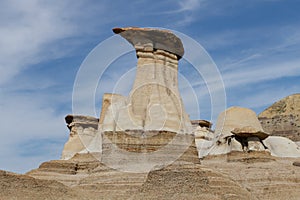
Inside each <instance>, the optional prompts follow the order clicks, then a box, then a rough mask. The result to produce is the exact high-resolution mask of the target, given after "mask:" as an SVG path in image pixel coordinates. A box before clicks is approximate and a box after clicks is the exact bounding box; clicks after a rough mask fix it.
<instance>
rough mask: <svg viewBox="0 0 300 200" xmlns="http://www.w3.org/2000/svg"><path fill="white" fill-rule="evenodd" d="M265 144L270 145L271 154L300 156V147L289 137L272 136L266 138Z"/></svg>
mask: <svg viewBox="0 0 300 200" xmlns="http://www.w3.org/2000/svg"><path fill="white" fill-rule="evenodd" d="M265 145H266V146H267V147H268V149H269V150H270V152H271V155H273V156H277V157H298V158H299V157H300V147H299V146H298V145H297V144H296V143H295V142H293V141H292V140H290V139H288V138H285V137H280V136H270V137H268V138H267V139H266V140H265Z"/></svg>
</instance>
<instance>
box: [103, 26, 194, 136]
mask: <svg viewBox="0 0 300 200" xmlns="http://www.w3.org/2000/svg"><path fill="white" fill-rule="evenodd" d="M113 31H114V33H116V34H119V35H121V36H122V37H123V38H125V39H126V40H127V41H128V42H129V43H131V44H132V45H133V46H134V48H135V50H136V55H137V58H138V62H137V72H136V78H135V80H134V85H133V88H132V90H131V92H130V94H129V97H127V98H126V97H122V96H120V95H115V94H106V95H105V96H104V97H105V98H104V99H105V101H106V102H103V103H105V106H106V107H105V108H104V107H103V108H102V113H101V117H100V125H101V127H102V128H103V130H104V131H113V130H117V131H118V130H166V131H172V132H176V133H189V132H190V131H191V130H190V128H191V123H190V120H189V117H188V115H187V114H186V112H185V109H184V107H183V103H182V100H181V97H180V94H179V89H178V60H179V59H180V58H181V57H182V56H183V54H184V49H183V45H182V43H181V41H180V39H179V38H178V37H177V36H175V35H174V34H173V33H172V32H170V31H167V30H158V29H150V28H131V27H129V28H114V29H113ZM107 97H109V98H107ZM107 102H109V103H107ZM108 104H109V106H108V107H107V105H108ZM103 111H105V112H103Z"/></svg>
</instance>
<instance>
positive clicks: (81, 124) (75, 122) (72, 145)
mask: <svg viewBox="0 0 300 200" xmlns="http://www.w3.org/2000/svg"><path fill="white" fill-rule="evenodd" d="M65 121H66V123H67V126H68V128H69V130H70V136H69V139H68V141H67V142H66V144H65V146H64V149H63V152H62V155H61V159H63V160H67V159H70V158H72V157H73V156H74V155H75V154H76V153H79V152H81V151H86V149H87V147H88V145H89V144H90V143H91V142H92V141H93V140H94V138H95V136H96V133H97V129H98V119H96V118H94V117H89V116H83V115H67V116H66V117H65ZM91 151H96V150H95V149H92V150H91Z"/></svg>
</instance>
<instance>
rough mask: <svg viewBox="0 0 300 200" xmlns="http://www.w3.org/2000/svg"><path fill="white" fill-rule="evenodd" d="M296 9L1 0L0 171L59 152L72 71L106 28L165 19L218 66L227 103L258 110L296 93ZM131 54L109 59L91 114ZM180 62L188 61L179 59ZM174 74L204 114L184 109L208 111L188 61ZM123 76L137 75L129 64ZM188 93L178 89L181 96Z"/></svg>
mask: <svg viewBox="0 0 300 200" xmlns="http://www.w3.org/2000/svg"><path fill="white" fill-rule="evenodd" d="M299 10H300V1H297V0H294V1H291V0H285V1H283V0H282V1H280V0H252V1H240V0H229V1H221V0H210V1H208V0H198V1H197V0H182V1H175V0H172V1H171V0H165V1H157V3H155V1H147V0H140V1H127V2H126V1H121V0H115V1H108V0H102V1H91V0H89V1H83V0H78V1H71V0H64V1H58V0H57V1H43V0H40V1H38V0H26V1H17V0H2V1H1V2H0V23H1V26H0V44H1V45H0V113H1V116H0V118H1V119H0V126H1V131H0V137H1V140H0V169H5V170H10V171H15V172H26V171H28V170H30V169H33V168H36V167H38V165H39V164H40V163H41V162H43V161H47V160H51V159H59V157H60V153H61V151H62V148H63V145H64V143H65V142H66V141H67V139H68V129H67V128H66V125H65V122H64V116H65V115H67V114H69V113H72V92H73V84H74V81H75V77H76V74H77V71H78V70H79V67H80V65H81V63H82V62H83V60H84V59H85V57H86V56H87V55H88V54H89V52H90V51H91V50H92V49H93V48H94V47H95V46H97V45H98V44H99V43H100V42H102V41H103V40H105V39H107V38H109V37H111V36H112V35H113V32H112V31H111V29H112V28H113V27H126V26H138V27H164V28H167V29H172V30H176V31H179V32H181V33H184V34H186V35H188V36H190V37H191V38H193V39H195V40H196V41H197V42H198V43H200V44H201V45H202V46H203V47H204V48H205V50H206V51H207V52H208V53H209V55H210V56H211V58H212V59H213V61H214V62H215V64H216V66H217V67H218V70H219V71H220V73H221V76H222V78H223V81H224V86H225V90H226V97H227V98H226V102H227V107H230V106H233V105H237V106H243V107H248V108H251V109H253V110H254V111H256V112H257V113H259V112H261V111H262V110H264V109H265V108H267V107H268V106H270V105H271V104H272V103H273V102H275V101H277V100H279V99H281V98H283V97H285V96H287V95H290V94H293V93H299V92H300V88H299V83H300V57H299V55H300V14H299ZM135 59H136V58H135V56H134V54H132V53H131V54H128V55H125V56H124V57H122V58H120V59H119V60H118V61H116V62H115V63H114V64H112V67H111V68H110V71H108V72H107V75H106V76H105V77H106V78H104V79H103V80H101V81H103V83H102V82H101V81H100V82H99V86H98V90H97V92H96V99H95V100H96V102H95V104H96V106H98V107H97V109H98V110H96V113H99V111H100V107H99V105H100V102H101V96H102V93H103V92H111V91H112V90H113V86H114V85H115V84H116V80H119V79H120V77H119V76H120V74H121V73H125V72H127V71H128V70H130V69H132V67H134V65H135V62H136V60H135ZM128 61H129V62H128ZM124 63H127V64H126V65H125V64H124ZM180 64H181V65H183V66H188V64H187V63H185V61H184V60H183V61H181V63H180ZM120 65H124V69H123V71H122V70H120V69H119V68H118V67H120ZM114 66H116V67H114ZM126 67H127V68H126ZM127 69H128V70H127ZM185 69H186V70H185ZM126 70H127V71H126ZM180 73H181V74H182V75H186V77H185V78H186V79H187V80H188V81H189V82H190V84H191V85H192V86H193V87H194V88H197V90H196V93H197V97H198V98H199V102H200V103H199V106H200V113H201V112H202V113H203V114H202V115H201V116H194V114H191V113H192V112H193V106H191V105H192V104H189V103H188V105H186V108H187V111H188V112H189V113H190V114H191V116H192V117H193V118H206V119H210V118H211V116H209V112H210V109H211V108H210V106H209V105H210V96H209V94H208V93H207V89H206V86H205V85H203V80H201V77H200V78H199V76H197V75H196V74H193V70H189V68H188V67H186V68H180ZM128 77H134V70H133V72H130V73H129V75H128ZM130 84H132V83H128V84H125V85H126V86H127V87H125V88H120V92H121V91H123V92H126V91H127V90H128V88H130ZM121 85H124V84H121ZM183 92H184V91H183ZM189 98H190V96H189V95H187V94H183V99H184V102H189ZM79 114H88V113H79ZM212 120H213V119H212Z"/></svg>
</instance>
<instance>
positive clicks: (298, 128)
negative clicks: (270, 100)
mask: <svg viewBox="0 0 300 200" xmlns="http://www.w3.org/2000/svg"><path fill="white" fill-rule="evenodd" d="M258 118H259V120H260V122H261V124H262V126H263V128H264V130H266V131H267V132H269V133H271V135H273V136H283V137H287V138H289V139H291V140H293V141H300V94H294V95H290V96H287V97H285V98H283V99H281V100H279V101H277V102H275V103H274V104H273V105H271V106H270V107H269V108H267V109H266V110H264V111H263V112H262V113H260V114H259V115H258Z"/></svg>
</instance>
